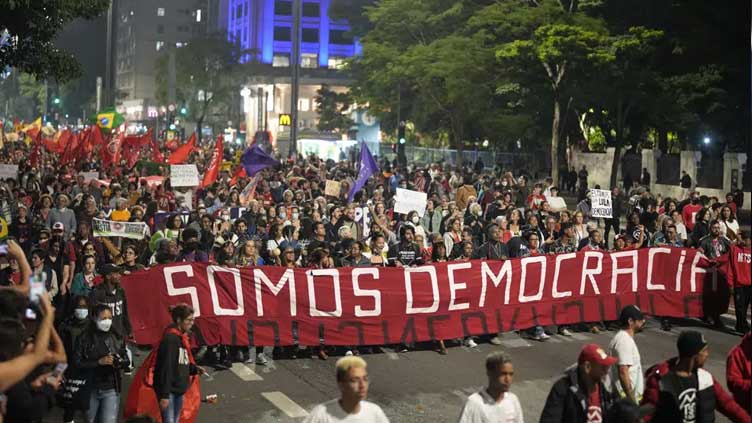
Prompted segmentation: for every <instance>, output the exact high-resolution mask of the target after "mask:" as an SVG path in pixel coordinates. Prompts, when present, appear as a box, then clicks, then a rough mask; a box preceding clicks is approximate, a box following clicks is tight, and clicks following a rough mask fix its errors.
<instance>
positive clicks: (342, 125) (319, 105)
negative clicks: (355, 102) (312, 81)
mask: <svg viewBox="0 0 752 423" xmlns="http://www.w3.org/2000/svg"><path fill="white" fill-rule="evenodd" d="M315 101H316V112H317V113H318V114H319V123H318V125H317V127H318V129H319V131H327V132H331V131H334V132H337V133H343V132H347V131H348V130H349V129H350V127H351V126H352V125H353V123H354V122H353V120H352V119H351V118H350V116H348V114H347V111H348V110H349V109H350V105H351V104H352V96H351V95H350V93H349V92H343V93H338V92H335V91H332V90H331V89H329V86H328V85H326V84H324V85H322V86H321V88H319V89H318V90H317V91H316V97H315Z"/></svg>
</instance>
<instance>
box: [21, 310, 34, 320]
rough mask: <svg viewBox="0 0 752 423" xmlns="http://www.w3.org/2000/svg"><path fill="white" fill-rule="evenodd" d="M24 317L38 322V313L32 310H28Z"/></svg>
mask: <svg viewBox="0 0 752 423" xmlns="http://www.w3.org/2000/svg"><path fill="white" fill-rule="evenodd" d="M24 317H26V320H37V313H35V312H34V310H32V309H31V308H27V309H26V314H25V315H24Z"/></svg>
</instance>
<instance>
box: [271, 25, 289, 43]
mask: <svg viewBox="0 0 752 423" xmlns="http://www.w3.org/2000/svg"><path fill="white" fill-rule="evenodd" d="M291 34H292V29H290V27H289V26H275V27H274V41H290V40H292V35H291Z"/></svg>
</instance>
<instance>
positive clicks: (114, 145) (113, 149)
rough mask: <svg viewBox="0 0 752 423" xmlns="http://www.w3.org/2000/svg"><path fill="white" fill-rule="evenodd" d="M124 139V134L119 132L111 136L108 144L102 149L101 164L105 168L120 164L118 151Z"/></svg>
mask: <svg viewBox="0 0 752 423" xmlns="http://www.w3.org/2000/svg"><path fill="white" fill-rule="evenodd" d="M124 138H125V133H123V132H121V133H119V134H116V135H114V136H112V138H111V139H110V142H108V143H107V144H106V145H105V146H104V147H103V148H102V153H101V154H102V162H103V163H104V166H105V167H110V166H112V165H117V164H119V163H120V150H121V146H122V145H123V139H124Z"/></svg>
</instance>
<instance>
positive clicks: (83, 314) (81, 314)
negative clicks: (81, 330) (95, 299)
mask: <svg viewBox="0 0 752 423" xmlns="http://www.w3.org/2000/svg"><path fill="white" fill-rule="evenodd" d="M73 314H74V315H75V316H76V319H78V320H84V319H85V318H87V317H89V309H87V308H77V309H76V310H75V311H74V312H73Z"/></svg>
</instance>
